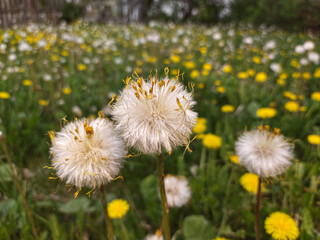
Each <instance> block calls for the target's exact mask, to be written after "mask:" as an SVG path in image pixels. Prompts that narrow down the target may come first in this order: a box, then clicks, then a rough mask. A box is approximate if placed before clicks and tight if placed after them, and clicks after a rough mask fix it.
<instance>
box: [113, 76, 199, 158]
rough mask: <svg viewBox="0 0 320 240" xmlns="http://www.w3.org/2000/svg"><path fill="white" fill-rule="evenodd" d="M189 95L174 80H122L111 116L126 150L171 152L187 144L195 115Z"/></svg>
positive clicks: (193, 103) (146, 152)
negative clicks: (127, 147) (123, 86)
mask: <svg viewBox="0 0 320 240" xmlns="http://www.w3.org/2000/svg"><path fill="white" fill-rule="evenodd" d="M194 105H195V101H193V98H192V94H191V93H189V92H187V91H186V89H185V88H184V86H183V85H182V84H181V83H180V82H179V81H178V80H176V79H169V78H168V77H166V78H164V79H162V80H158V79H157V78H156V77H155V78H151V77H149V80H148V81H145V80H143V79H142V78H138V80H137V81H133V80H130V79H129V78H128V79H127V81H126V87H125V88H124V90H123V91H122V92H121V94H120V97H119V100H118V102H117V103H116V104H115V105H114V106H113V108H112V110H111V114H112V116H113V119H114V120H115V122H116V129H118V130H119V131H120V132H121V133H122V137H123V139H124V140H125V142H126V143H127V144H128V146H129V147H135V148H136V149H137V150H139V151H140V152H142V153H145V154H152V153H160V152H162V150H163V149H165V150H166V151H168V152H171V151H172V149H173V148H174V147H176V146H181V145H187V144H188V141H189V137H190V134H191V132H192V128H193V126H194V125H195V123H196V119H197V113H196V112H194V111H193V110H192V107H193V106H194Z"/></svg>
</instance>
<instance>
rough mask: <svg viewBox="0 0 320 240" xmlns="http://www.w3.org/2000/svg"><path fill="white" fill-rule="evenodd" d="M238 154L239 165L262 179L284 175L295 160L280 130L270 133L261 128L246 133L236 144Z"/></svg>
mask: <svg viewBox="0 0 320 240" xmlns="http://www.w3.org/2000/svg"><path fill="white" fill-rule="evenodd" d="M236 154H237V155H238V156H239V163H240V164H241V165H243V166H245V167H246V168H247V169H248V170H249V172H252V173H254V174H257V175H259V176H260V177H273V176H276V175H279V174H282V173H283V172H284V171H285V170H286V169H287V168H288V167H289V166H290V165H291V161H290V160H291V159H292V158H293V148H292V146H291V145H290V144H289V143H288V141H287V140H286V139H285V137H284V136H282V135H281V134H279V129H275V131H274V132H270V131H268V130H267V129H263V128H260V129H259V130H257V131H250V132H245V133H244V134H243V135H242V136H240V138H239V139H238V140H237V142H236Z"/></svg>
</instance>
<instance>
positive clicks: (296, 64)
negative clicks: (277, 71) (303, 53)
mask: <svg viewBox="0 0 320 240" xmlns="http://www.w3.org/2000/svg"><path fill="white" fill-rule="evenodd" d="M290 64H291V66H292V67H295V68H297V67H299V66H300V64H299V62H298V60H297V59H292V60H291V63H290Z"/></svg>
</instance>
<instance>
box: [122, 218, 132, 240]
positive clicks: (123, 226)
mask: <svg viewBox="0 0 320 240" xmlns="http://www.w3.org/2000/svg"><path fill="white" fill-rule="evenodd" d="M120 226H121V229H122V232H123V235H124V239H125V240H129V239H130V238H129V235H128V231H127V228H126V226H125V225H124V223H123V219H120Z"/></svg>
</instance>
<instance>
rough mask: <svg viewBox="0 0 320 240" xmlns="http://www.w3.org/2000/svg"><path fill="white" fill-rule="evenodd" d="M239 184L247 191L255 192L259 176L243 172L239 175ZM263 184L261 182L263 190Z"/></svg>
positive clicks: (262, 189)
mask: <svg viewBox="0 0 320 240" xmlns="http://www.w3.org/2000/svg"><path fill="white" fill-rule="evenodd" d="M240 184H241V186H242V187H243V188H244V189H245V190H246V191H247V192H249V193H253V194H257V192H258V184H259V176H258V175H256V174H253V173H245V174H243V175H242V176H241V177H240ZM264 189H265V188H264V184H263V183H262V184H261V191H264Z"/></svg>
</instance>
